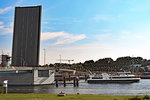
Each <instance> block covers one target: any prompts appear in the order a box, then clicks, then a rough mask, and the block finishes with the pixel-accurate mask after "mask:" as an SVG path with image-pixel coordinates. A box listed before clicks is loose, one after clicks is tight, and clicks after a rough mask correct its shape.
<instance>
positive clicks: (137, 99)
mask: <svg viewBox="0 0 150 100" xmlns="http://www.w3.org/2000/svg"><path fill="white" fill-rule="evenodd" d="M129 100H142V99H141V98H140V97H138V96H135V97H133V98H129Z"/></svg>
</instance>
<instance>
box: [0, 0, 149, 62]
mask: <svg viewBox="0 0 150 100" xmlns="http://www.w3.org/2000/svg"><path fill="white" fill-rule="evenodd" d="M0 1H1V3H0V50H1V51H2V50H3V52H4V53H9V54H10V55H11V48H12V36H13V20H14V7H15V6H34V5H42V24H41V45H40V46H41V48H40V64H43V62H44V61H43V52H44V51H43V49H44V48H45V49H46V63H57V62H58V61H57V60H56V59H59V55H61V56H62V59H74V62H84V61H85V60H91V59H93V60H98V59H100V58H105V57H111V58H113V59H114V60H115V59H116V58H118V57H121V56H141V57H143V58H146V59H150V54H149V51H150V47H149V44H150V39H149V37H150V6H149V5H150V0H30V2H29V0H0ZM1 51H0V54H1ZM66 63H67V62H66Z"/></svg>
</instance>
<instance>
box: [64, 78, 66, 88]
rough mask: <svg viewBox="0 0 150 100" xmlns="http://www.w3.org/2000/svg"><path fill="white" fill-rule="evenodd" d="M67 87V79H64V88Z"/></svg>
mask: <svg viewBox="0 0 150 100" xmlns="http://www.w3.org/2000/svg"><path fill="white" fill-rule="evenodd" d="M65 86H66V78H65V77H64V87H65Z"/></svg>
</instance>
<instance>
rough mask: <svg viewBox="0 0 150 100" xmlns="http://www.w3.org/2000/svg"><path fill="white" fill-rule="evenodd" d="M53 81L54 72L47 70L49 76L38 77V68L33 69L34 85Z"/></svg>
mask: <svg viewBox="0 0 150 100" xmlns="http://www.w3.org/2000/svg"><path fill="white" fill-rule="evenodd" d="M53 82H54V72H53V71H52V70H49V77H38V70H34V85H41V84H52V83H53Z"/></svg>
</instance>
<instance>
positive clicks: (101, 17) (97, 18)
mask: <svg viewBox="0 0 150 100" xmlns="http://www.w3.org/2000/svg"><path fill="white" fill-rule="evenodd" d="M92 19H93V20H94V21H96V22H99V21H101V20H102V21H112V20H113V18H112V16H111V15H96V16H94V17H93V18H92Z"/></svg>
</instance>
